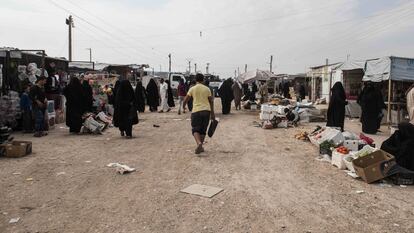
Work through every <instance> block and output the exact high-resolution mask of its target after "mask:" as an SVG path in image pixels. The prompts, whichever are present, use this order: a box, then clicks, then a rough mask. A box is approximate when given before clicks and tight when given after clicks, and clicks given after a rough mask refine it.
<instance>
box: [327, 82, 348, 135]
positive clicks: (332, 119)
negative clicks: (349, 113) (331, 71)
mask: <svg viewBox="0 0 414 233" xmlns="http://www.w3.org/2000/svg"><path fill="white" fill-rule="evenodd" d="M331 91H332V93H331V99H330V101H329V107H328V123H327V124H326V126H329V127H338V128H341V130H342V131H344V121H345V105H347V104H348V102H347V101H346V96H345V90H344V87H343V86H342V83H340V82H337V83H335V85H334V86H333V87H332V89H331Z"/></svg>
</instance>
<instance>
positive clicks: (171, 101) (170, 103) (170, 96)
mask: <svg viewBox="0 0 414 233" xmlns="http://www.w3.org/2000/svg"><path fill="white" fill-rule="evenodd" d="M165 82H166V83H167V85H168V90H167V93H168V106H169V107H170V108H173V107H175V103H174V96H173V93H172V89H171V84H170V81H168V80H166V81H165Z"/></svg>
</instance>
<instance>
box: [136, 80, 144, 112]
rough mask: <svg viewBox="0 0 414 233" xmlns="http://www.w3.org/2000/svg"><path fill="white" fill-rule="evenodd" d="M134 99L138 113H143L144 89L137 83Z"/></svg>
mask: <svg viewBox="0 0 414 233" xmlns="http://www.w3.org/2000/svg"><path fill="white" fill-rule="evenodd" d="M135 99H136V100H137V110H138V112H145V99H146V94H145V88H144V87H143V86H142V82H141V81H138V82H137V86H136V87H135Z"/></svg>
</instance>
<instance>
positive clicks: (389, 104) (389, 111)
mask: <svg viewBox="0 0 414 233" xmlns="http://www.w3.org/2000/svg"><path fill="white" fill-rule="evenodd" d="M391 91H392V80H391V77H389V79H388V109H387V110H388V111H387V123H388V125H391Z"/></svg>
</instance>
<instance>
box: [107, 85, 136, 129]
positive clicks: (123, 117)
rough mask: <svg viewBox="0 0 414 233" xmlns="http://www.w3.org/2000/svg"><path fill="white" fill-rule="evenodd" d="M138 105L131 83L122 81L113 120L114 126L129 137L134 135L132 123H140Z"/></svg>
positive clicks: (117, 94)
mask: <svg viewBox="0 0 414 233" xmlns="http://www.w3.org/2000/svg"><path fill="white" fill-rule="evenodd" d="M136 105H137V103H136V100H135V95H134V89H133V88H132V86H131V83H130V82H129V81H128V80H123V81H121V83H120V84H119V89H118V90H117V93H116V98H115V108H114V118H113V121H114V126H115V127H118V128H119V130H120V131H121V133H123V132H125V133H126V136H129V137H131V136H132V125H136V124H138V114H137V110H136Z"/></svg>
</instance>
